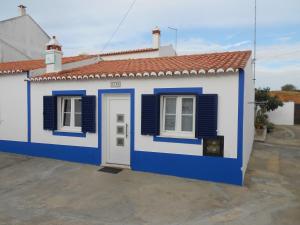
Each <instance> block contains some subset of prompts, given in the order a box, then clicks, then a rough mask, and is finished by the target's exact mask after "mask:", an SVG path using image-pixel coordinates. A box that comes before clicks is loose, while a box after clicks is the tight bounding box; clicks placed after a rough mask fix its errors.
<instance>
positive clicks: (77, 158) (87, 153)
mask: <svg viewBox="0 0 300 225" xmlns="http://www.w3.org/2000/svg"><path fill="white" fill-rule="evenodd" d="M0 146H1V151H2V152H11V153H16V154H23V155H30V156H36V157H47V158H53V159H60V160H66V161H71V162H79V163H86V164H93V165H99V164H100V160H99V157H98V155H99V149H98V148H92V147H79V146H67V145H53V144H40V143H28V142H18V141H0Z"/></svg>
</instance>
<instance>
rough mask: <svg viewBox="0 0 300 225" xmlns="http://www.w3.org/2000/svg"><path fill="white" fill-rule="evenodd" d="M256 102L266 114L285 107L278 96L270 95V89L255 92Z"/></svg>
mask: <svg viewBox="0 0 300 225" xmlns="http://www.w3.org/2000/svg"><path fill="white" fill-rule="evenodd" d="M255 102H256V103H257V104H259V106H260V108H261V109H262V110H263V111H264V112H269V111H274V110H275V109H277V108H278V107H279V106H283V102H282V101H281V100H280V99H279V98H278V97H277V96H271V95H270V88H268V87H267V88H258V89H256V90H255Z"/></svg>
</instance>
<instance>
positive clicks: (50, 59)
mask: <svg viewBox="0 0 300 225" xmlns="http://www.w3.org/2000/svg"><path fill="white" fill-rule="evenodd" d="M62 55H63V53H62V51H61V45H60V44H59V42H58V41H57V40H56V38H55V36H53V37H52V38H51V39H50V41H49V42H48V43H47V44H46V54H45V64H46V73H55V72H59V71H61V70H62Z"/></svg>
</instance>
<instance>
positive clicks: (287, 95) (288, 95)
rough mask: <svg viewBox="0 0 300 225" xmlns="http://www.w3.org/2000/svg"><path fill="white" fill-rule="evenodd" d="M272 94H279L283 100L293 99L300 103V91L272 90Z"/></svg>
mask: <svg viewBox="0 0 300 225" xmlns="http://www.w3.org/2000/svg"><path fill="white" fill-rule="evenodd" d="M271 95H272V96H278V98H279V99H280V100H281V101H283V102H288V101H293V102H295V103H297V104H300V92H299V91H271Z"/></svg>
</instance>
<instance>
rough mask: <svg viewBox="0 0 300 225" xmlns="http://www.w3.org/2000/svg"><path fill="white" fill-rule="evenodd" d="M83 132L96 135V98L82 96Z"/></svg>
mask: <svg viewBox="0 0 300 225" xmlns="http://www.w3.org/2000/svg"><path fill="white" fill-rule="evenodd" d="M81 130H82V132H83V133H87V132H90V133H96V96H94V95H86V96H82V100H81Z"/></svg>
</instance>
